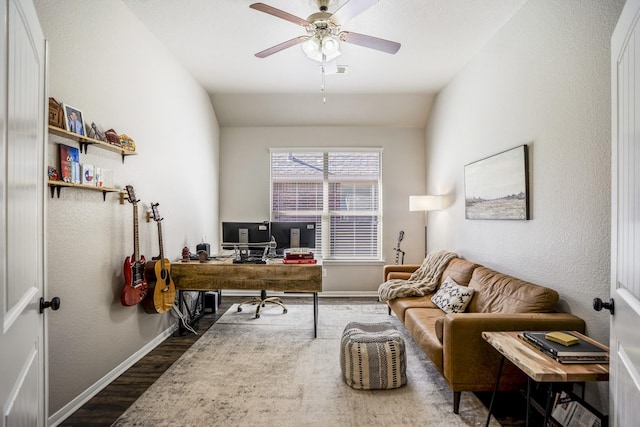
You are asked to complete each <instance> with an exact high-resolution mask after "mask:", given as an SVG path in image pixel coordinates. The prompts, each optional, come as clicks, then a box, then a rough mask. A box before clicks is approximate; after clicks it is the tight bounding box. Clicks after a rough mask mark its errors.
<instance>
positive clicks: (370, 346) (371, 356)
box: [340, 322, 407, 390]
mask: <svg viewBox="0 0 640 427" xmlns="http://www.w3.org/2000/svg"><path fill="white" fill-rule="evenodd" d="M340 369H342V376H343V377H344V380H345V382H346V383H347V384H348V385H349V386H351V387H352V388H355V389H361V390H376V389H378V390H379V389H392V388H398V387H402V386H403V385H405V384H406V383H407V354H406V352H405V347H404V339H403V338H402V334H400V332H399V331H398V330H397V329H396V328H395V327H394V326H393V325H392V324H391V323H390V322H382V323H358V322H351V323H349V324H348V325H347V326H346V327H345V328H344V331H343V332H342V340H341V342H340Z"/></svg>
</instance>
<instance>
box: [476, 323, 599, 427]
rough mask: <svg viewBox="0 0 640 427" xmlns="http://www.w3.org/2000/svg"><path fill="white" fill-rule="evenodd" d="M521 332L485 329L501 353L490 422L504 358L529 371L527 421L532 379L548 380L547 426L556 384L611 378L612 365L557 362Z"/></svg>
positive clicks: (587, 338) (485, 333)
mask: <svg viewBox="0 0 640 427" xmlns="http://www.w3.org/2000/svg"><path fill="white" fill-rule="evenodd" d="M521 333H522V332H483V333H482V338H484V340H485V341H487V342H488V343H489V344H491V346H492V347H493V348H495V349H496V350H497V351H498V352H499V353H500V354H501V355H502V361H501V363H500V368H499V370H498V378H497V379H496V387H495V389H494V391H493V396H492V398H491V404H490V405H489V415H488V417H487V425H489V419H490V417H491V409H492V406H493V400H494V398H495V395H496V391H497V389H498V384H499V382H500V374H501V372H502V365H503V363H504V359H508V360H509V361H510V362H511V363H513V364H514V365H516V367H518V369H520V370H521V371H522V372H524V373H525V374H527V376H528V377H529V378H528V382H527V414H526V424H527V426H528V425H529V412H530V408H531V390H532V381H535V382H546V383H549V389H548V390H549V391H548V394H547V407H546V411H545V412H546V413H545V422H544V425H546V421H547V417H548V416H549V412H550V408H549V404H550V398H551V396H550V394H551V392H552V385H553V383H560V382H580V383H584V382H586V381H609V364H605V363H579V364H562V363H560V362H557V361H555V360H554V359H552V358H551V357H549V356H547V355H545V354H544V353H542V352H541V351H539V350H537V349H536V348H535V347H533V346H532V345H530V344H529V343H527V342H526V341H525V340H523V339H522V338H520V337H519V336H518V335H519V334H521ZM571 333H572V334H575V335H576V336H578V337H580V338H582V339H584V340H585V341H588V342H591V343H592V344H595V345H597V346H598V347H601V348H603V349H605V350H607V351H608V350H609V349H608V348H607V347H606V346H604V345H602V344H600V343H598V342H597V341H594V340H592V339H591V338H589V337H587V336H585V335H582V334H580V333H578V332H575V331H572V332H571Z"/></svg>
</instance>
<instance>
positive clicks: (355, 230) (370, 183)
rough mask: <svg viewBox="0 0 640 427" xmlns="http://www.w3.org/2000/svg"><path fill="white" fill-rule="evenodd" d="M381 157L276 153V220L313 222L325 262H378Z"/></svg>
mask: <svg viewBox="0 0 640 427" xmlns="http://www.w3.org/2000/svg"><path fill="white" fill-rule="evenodd" d="M381 154H382V153H381V152H380V151H376V150H372V151H361V150H358V151H355V150H354V151H321V150H318V151H302V152H293V151H292V152H288V151H272V153H271V188H272V192H271V218H272V220H273V221H315V222H316V246H318V247H317V248H316V250H321V253H322V257H323V258H324V259H341V260H373V259H375V260H377V259H380V258H381V242H380V236H381V229H382V215H381V212H382V209H381V195H380V193H381Z"/></svg>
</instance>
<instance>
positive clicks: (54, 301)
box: [40, 297, 60, 313]
mask: <svg viewBox="0 0 640 427" xmlns="http://www.w3.org/2000/svg"><path fill="white" fill-rule="evenodd" d="M45 308H51V310H53V311H56V310H57V309H59V308H60V298H58V297H53V298H51V301H45V300H44V298H40V313H42V312H43V311H44V309H45Z"/></svg>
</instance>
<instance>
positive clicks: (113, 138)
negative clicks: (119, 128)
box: [104, 129, 121, 147]
mask: <svg viewBox="0 0 640 427" xmlns="http://www.w3.org/2000/svg"><path fill="white" fill-rule="evenodd" d="M104 137H105V138H106V139H107V142H108V143H109V144H111V145H115V146H118V147H120V145H121V144H120V138H118V132H116V131H115V130H113V129H109V130H107V131H106V132H105V133H104Z"/></svg>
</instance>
